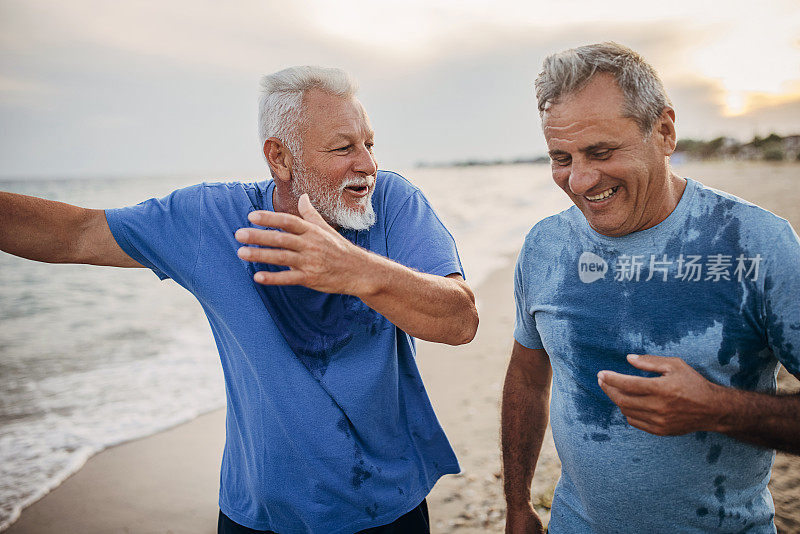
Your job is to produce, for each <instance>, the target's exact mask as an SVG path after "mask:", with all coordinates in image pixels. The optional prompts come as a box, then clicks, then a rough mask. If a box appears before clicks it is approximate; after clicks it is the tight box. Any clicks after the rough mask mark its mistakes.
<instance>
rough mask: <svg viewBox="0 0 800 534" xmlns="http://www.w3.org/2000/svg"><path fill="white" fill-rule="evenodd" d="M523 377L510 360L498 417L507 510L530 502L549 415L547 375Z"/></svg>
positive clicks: (517, 367)
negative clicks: (499, 416)
mask: <svg viewBox="0 0 800 534" xmlns="http://www.w3.org/2000/svg"><path fill="white" fill-rule="evenodd" d="M526 374H527V373H526V372H525V370H524V369H523V368H522V367H521V366H519V365H516V364H515V363H514V360H513V357H512V362H511V364H510V365H509V368H508V372H507V373H506V380H505V385H504V387H503V404H502V414H501V433H502V436H501V442H502V452H503V479H504V480H503V484H504V492H505V497H506V501H507V502H508V505H509V507H510V508H511V507H515V506H526V505H528V503H529V502H530V496H531V483H532V481H533V474H534V471H535V468H536V463H537V462H538V460H539V453H540V451H541V448H542V441H543V439H544V433H545V429H546V428H547V422H548V419H549V412H550V388H549V374H548V375H547V376H545V377H541V376H540V377H531V376H526ZM542 378H544V379H546V380H547V381H546V383H544V382H543V380H542Z"/></svg>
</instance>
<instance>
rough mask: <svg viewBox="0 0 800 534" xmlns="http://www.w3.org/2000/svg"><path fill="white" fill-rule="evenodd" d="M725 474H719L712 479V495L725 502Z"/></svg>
mask: <svg viewBox="0 0 800 534" xmlns="http://www.w3.org/2000/svg"><path fill="white" fill-rule="evenodd" d="M724 484H725V475H719V476H718V477H717V478H715V479H714V487H715V488H716V489H715V490H714V496H715V497H716V498H717V500H718V501H719V502H725V485H724Z"/></svg>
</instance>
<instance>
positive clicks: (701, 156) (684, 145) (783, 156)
mask: <svg viewBox="0 0 800 534" xmlns="http://www.w3.org/2000/svg"><path fill="white" fill-rule="evenodd" d="M674 157H675V158H683V159H689V160H706V159H735V160H765V161H783V160H795V161H800V135H787V136H785V137H781V136H780V135H778V134H776V133H771V134H769V135H768V136H767V137H760V136H758V135H756V136H755V137H753V139H752V140H751V141H748V142H746V143H742V142H740V141H738V140H737V139H733V138H731V137H717V138H715V139H712V140H710V141H701V140H698V139H681V140H680V141H678V145H677V146H676V147H675V156H674Z"/></svg>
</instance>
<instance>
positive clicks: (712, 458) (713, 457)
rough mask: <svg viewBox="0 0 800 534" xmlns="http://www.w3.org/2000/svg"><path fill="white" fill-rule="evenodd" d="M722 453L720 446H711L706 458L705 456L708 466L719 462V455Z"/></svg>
mask: <svg viewBox="0 0 800 534" xmlns="http://www.w3.org/2000/svg"><path fill="white" fill-rule="evenodd" d="M721 452H722V445H712V446H711V448H710V449H708V456H706V462H708V463H710V464H715V463H717V460H719V455H720V453H721Z"/></svg>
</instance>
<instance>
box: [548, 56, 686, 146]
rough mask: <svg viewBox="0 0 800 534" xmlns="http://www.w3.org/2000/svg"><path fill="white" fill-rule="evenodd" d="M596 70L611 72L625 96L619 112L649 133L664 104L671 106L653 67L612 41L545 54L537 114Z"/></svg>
mask: <svg viewBox="0 0 800 534" xmlns="http://www.w3.org/2000/svg"><path fill="white" fill-rule="evenodd" d="M598 72H605V73H608V74H611V75H612V76H614V79H615V80H616V81H617V85H619V88H620V90H621V91H622V94H623V95H624V96H625V105H624V107H623V114H624V116H625V117H628V118H630V119H633V120H634V121H636V123H637V124H638V125H639V129H640V130H641V131H642V133H644V134H645V135H649V134H650V132H651V131H652V129H653V126H655V124H656V122H657V121H658V118H659V117H660V116H661V113H662V112H663V111H664V108H666V107H668V106H672V103H671V102H670V100H669V97H667V93H666V91H665V90H664V84H663V83H661V79H660V78H659V77H658V73H656V70H655V69H654V68H653V67H652V66H651V65H650V64H649V63H647V61H645V59H644V58H643V57H642V56H640V55H639V54H637V53H636V52H634V51H633V50H631V49H630V48H628V47H626V46H622V45H620V44H617V43H613V42H606V43H600V44H592V45H586V46H581V47H578V48H571V49H569V50H564V51H563V52H558V53H556V54H553V55H551V56H548V57H547V58H545V60H544V63H543V64H542V72H541V73H539V76H538V77H537V78H536V83H535V87H536V99H537V101H538V106H539V114H540V115H541V114H542V113H543V112H544V108H545V106H546V105H547V103H548V102H549V103H555V102H557V101H558V99H559V98H561V97H562V96H565V95H569V94H572V93H576V92H578V91H580V90H581V89H583V88H584V87H585V86H586V84H588V83H589V80H590V79H591V78H592V76H594V75H595V74H596V73H598Z"/></svg>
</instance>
